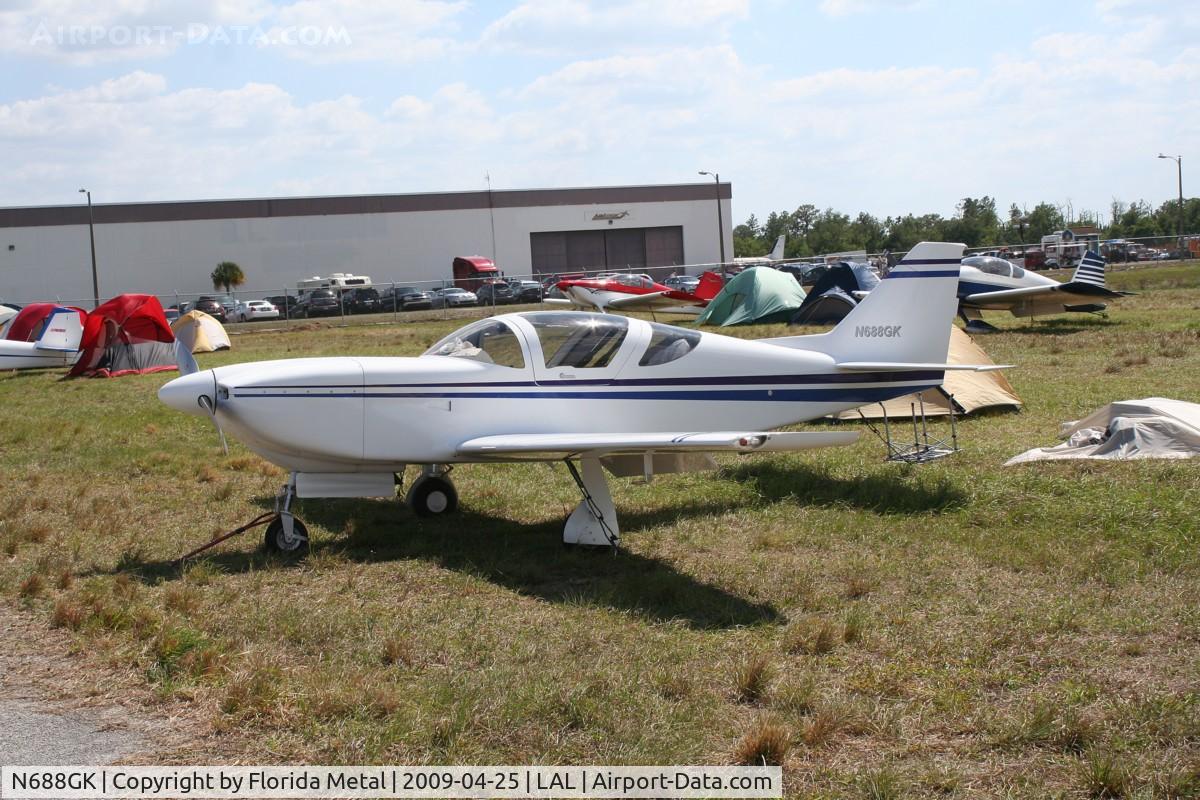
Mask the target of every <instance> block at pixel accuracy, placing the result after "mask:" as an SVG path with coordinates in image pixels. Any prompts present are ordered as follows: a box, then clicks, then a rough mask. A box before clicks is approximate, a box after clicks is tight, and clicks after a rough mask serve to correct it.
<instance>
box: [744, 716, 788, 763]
mask: <svg viewBox="0 0 1200 800" xmlns="http://www.w3.org/2000/svg"><path fill="white" fill-rule="evenodd" d="M791 747H792V735H791V732H790V731H788V729H787V728H785V727H784V726H783V725H780V724H778V723H775V722H771V721H769V720H767V719H765V718H763V719H757V720H755V721H754V723H753V724H752V725H751V727H750V730H748V731H746V735H745V736H743V737H742V739H741V741H739V742H738V744H737V747H735V748H734V750H733V763H735V764H743V765H745V766H748V767H777V766H780V765H782V764H783V760H784V759H785V758H787V754H788V750H790V749H791Z"/></svg>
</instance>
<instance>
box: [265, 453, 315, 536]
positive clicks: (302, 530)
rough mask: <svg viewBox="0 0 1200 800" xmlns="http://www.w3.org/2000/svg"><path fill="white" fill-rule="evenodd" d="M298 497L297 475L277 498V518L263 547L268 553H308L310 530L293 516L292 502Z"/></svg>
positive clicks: (271, 525) (269, 526) (268, 527)
mask: <svg viewBox="0 0 1200 800" xmlns="http://www.w3.org/2000/svg"><path fill="white" fill-rule="evenodd" d="M295 497H296V473H294V472H293V473H292V474H291V477H289V478H288V482H287V483H286V484H284V486H283V488H282V489H280V491H279V494H278V495H276V497H275V513H276V514H277V516H276V517H275V519H273V520H271V523H270V524H269V525H267V532H266V534H265V535H264V536H263V545H264V546H265V547H266V548H267V552H268V553H282V554H285V555H289V556H290V555H303V554H304V553H307V552H308V528H307V527H306V526H305V525H304V523H303V522H301V521H300V520H298V519H296V517H295V516H294V515H293V514H292V510H291V509H292V500H293V499H294V498H295Z"/></svg>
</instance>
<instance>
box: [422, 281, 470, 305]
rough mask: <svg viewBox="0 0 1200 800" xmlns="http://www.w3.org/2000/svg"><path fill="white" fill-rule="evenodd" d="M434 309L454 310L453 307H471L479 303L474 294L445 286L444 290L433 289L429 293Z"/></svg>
mask: <svg viewBox="0 0 1200 800" xmlns="http://www.w3.org/2000/svg"><path fill="white" fill-rule="evenodd" d="M430 294H431V295H432V300H433V307H434V308H454V307H455V306H473V305H475V304H476V303H478V302H479V298H478V297H476V296H475V293H474V292H468V291H467V290H466V289H460V288H458V287H457V286H447V287H446V288H445V289H434V290H433V291H432V292H430Z"/></svg>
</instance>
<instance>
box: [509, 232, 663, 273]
mask: <svg viewBox="0 0 1200 800" xmlns="http://www.w3.org/2000/svg"><path fill="white" fill-rule="evenodd" d="M529 251H530V256H531V258H532V263H533V272H534V274H535V275H542V276H547V277H548V276H550V275H560V274H563V273H573V272H585V271H599V270H631V271H634V272H642V271H646V272H650V273H651V274H652V275H655V276H656V277H663V276H665V275H666V274H667V273H669V272H671V269H670V268H671V267H675V266H678V265H680V264H682V263H683V228H682V226H679V225H671V226H665V227H661V228H616V229H608V230H600V231H597V230H591V231H547V232H545V233H531V234H529Z"/></svg>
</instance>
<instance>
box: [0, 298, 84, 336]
mask: <svg viewBox="0 0 1200 800" xmlns="http://www.w3.org/2000/svg"><path fill="white" fill-rule="evenodd" d="M55 311H74V312H75V313H77V314H78V315H79V319H80V320H81V321H84V320H86V319H87V312H86V311H84V310H83V309H82V308H75V307H74V306H60V305H58V304H56V303H30V304H29V305H27V306H25V307H24V308H22V309H21V310H20V311H19V312H18V313H17V315H16V316H15V317H13V318H12V321H11V322H10V323H9V324H8V327H7V328H6V329H5V331H4V338H5V339H9V340H12V341H17V342H36V341H37V340H38V339H40V338H41V337H42V333H43V332H44V331H45V330H46V323H47V322H49V321H50V315H51V314H53V313H54V312H55Z"/></svg>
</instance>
